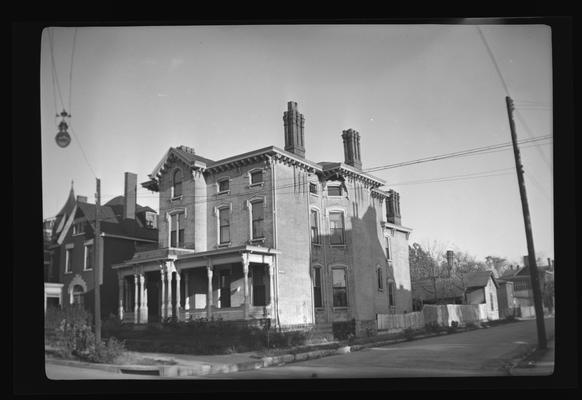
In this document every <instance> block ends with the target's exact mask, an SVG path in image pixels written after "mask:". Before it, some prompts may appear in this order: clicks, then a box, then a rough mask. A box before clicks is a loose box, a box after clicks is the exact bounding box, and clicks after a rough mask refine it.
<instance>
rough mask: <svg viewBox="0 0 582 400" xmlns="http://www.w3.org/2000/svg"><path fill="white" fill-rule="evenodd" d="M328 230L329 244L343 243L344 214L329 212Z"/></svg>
mask: <svg viewBox="0 0 582 400" xmlns="http://www.w3.org/2000/svg"><path fill="white" fill-rule="evenodd" d="M329 231H330V232H329V233H330V243H331V244H344V214H343V213H342V212H330V213H329Z"/></svg>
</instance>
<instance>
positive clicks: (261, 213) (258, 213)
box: [251, 201, 265, 239]
mask: <svg viewBox="0 0 582 400" xmlns="http://www.w3.org/2000/svg"><path fill="white" fill-rule="evenodd" d="M251 213H252V221H253V227H252V234H253V236H252V238H253V239H257V238H262V237H264V236H265V234H264V231H263V221H264V218H265V209H264V207H263V201H256V202H254V203H252V207H251Z"/></svg>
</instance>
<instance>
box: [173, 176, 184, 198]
mask: <svg viewBox="0 0 582 400" xmlns="http://www.w3.org/2000/svg"><path fill="white" fill-rule="evenodd" d="M180 196H182V170H180V169H176V170H175V171H174V175H173V176H172V198H176V197H180Z"/></svg>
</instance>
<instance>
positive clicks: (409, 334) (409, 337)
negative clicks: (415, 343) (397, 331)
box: [403, 327, 414, 340]
mask: <svg viewBox="0 0 582 400" xmlns="http://www.w3.org/2000/svg"><path fill="white" fill-rule="evenodd" d="M403 333H404V338H405V339H406V340H412V339H413V338H414V329H412V328H410V327H408V328H406V329H405V330H404V332H403Z"/></svg>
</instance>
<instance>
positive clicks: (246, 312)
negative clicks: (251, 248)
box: [242, 254, 249, 319]
mask: <svg viewBox="0 0 582 400" xmlns="http://www.w3.org/2000/svg"><path fill="white" fill-rule="evenodd" d="M242 266H243V276H244V284H243V289H244V291H243V295H244V302H243V310H244V319H248V316H249V256H248V254H243V255H242Z"/></svg>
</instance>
